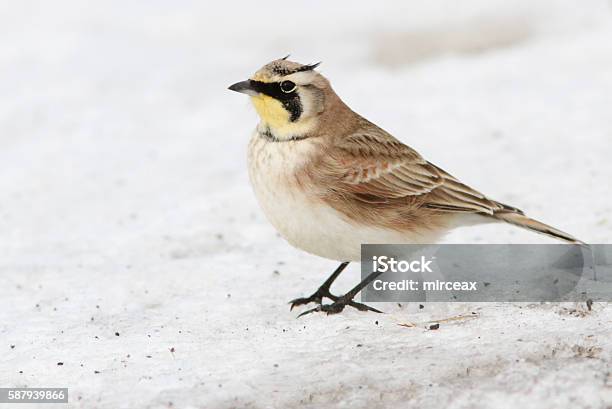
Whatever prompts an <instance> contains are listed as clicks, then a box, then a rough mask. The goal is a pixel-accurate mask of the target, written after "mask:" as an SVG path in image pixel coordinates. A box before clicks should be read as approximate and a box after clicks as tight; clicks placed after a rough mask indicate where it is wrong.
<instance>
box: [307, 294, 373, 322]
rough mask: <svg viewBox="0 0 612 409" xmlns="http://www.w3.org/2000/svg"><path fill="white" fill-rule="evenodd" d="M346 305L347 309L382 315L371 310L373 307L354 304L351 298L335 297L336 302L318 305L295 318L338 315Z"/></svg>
mask: <svg viewBox="0 0 612 409" xmlns="http://www.w3.org/2000/svg"><path fill="white" fill-rule="evenodd" d="M347 305H348V306H349V307H353V308H356V309H358V310H359V311H373V312H378V313H382V311H379V310H377V309H376V308H373V307H370V306H368V305H365V304H361V303H358V302H355V301H353V300H352V298H349V297H348V296H347V295H343V296H342V297H336V300H334V302H333V303H331V304H320V305H319V306H318V307H315V308H313V309H310V310H308V311H304V312H303V313H301V314H300V315H298V316H297V317H298V318H300V317H302V316H304V315H308V314H311V313H313V312H324V313H326V314H327V315H331V314H338V313H339V312H341V311H342V310H344V307H346V306H347Z"/></svg>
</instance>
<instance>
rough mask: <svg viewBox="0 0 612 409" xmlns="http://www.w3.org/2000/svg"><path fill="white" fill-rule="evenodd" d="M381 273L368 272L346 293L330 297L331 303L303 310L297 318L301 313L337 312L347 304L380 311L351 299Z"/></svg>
mask: <svg viewBox="0 0 612 409" xmlns="http://www.w3.org/2000/svg"><path fill="white" fill-rule="evenodd" d="M381 274H382V272H381V271H374V272H373V273H370V275H369V276H367V277H366V278H364V279H363V280H362V281H361V282H360V283H359V284H357V285H356V286H355V287H354V288H353V289H352V290H351V291H349V292H348V293H346V294H344V295H343V296H341V297H336V299H335V300H334V299H333V298H332V301H334V302H333V303H332V304H327V305H319V306H318V307H316V308H313V309H311V310H308V311H304V312H303V313H301V314H300V315H298V318H299V317H301V316H302V315H306V314H310V313H313V312H317V311H323V312H325V313H327V315H329V314H337V313H339V312H340V311H342V310H344V307H346V306H347V305H348V306H351V307H353V308H356V309H358V310H359V311H374V312H379V313H382V311H379V310H377V309H376V308H372V307H370V306H367V305H365V304H361V303H358V302H355V301H353V298H355V296H356V295H357V294H358V293H359V291H361V290H363V289H364V287H365V286H367V285H368V284H370V283H371V282H372V281H374V280H375V279H376V277H378V276H379V275H381Z"/></svg>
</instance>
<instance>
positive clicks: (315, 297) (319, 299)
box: [289, 287, 338, 310]
mask: <svg viewBox="0 0 612 409" xmlns="http://www.w3.org/2000/svg"><path fill="white" fill-rule="evenodd" d="M323 298H329V299H330V300H332V301H336V300H337V299H338V297H336V296H335V295H333V294H332V293H330V292H329V289H328V288H323V287H321V288H319V289H318V290H317V291H315V293H314V294H312V295H311V296H310V297H304V298H296V299H294V300H291V301H289V304H291V310H293V308H295V307H297V306H298V305H306V304H310V303H311V302H315V303H317V304H319V305H321V304H322V303H323Z"/></svg>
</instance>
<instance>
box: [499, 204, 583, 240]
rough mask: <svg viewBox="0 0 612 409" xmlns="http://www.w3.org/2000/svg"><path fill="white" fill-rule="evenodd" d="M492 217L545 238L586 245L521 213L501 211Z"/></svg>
mask: <svg viewBox="0 0 612 409" xmlns="http://www.w3.org/2000/svg"><path fill="white" fill-rule="evenodd" d="M493 217H494V218H496V219H499V220H503V221H505V222H506V223H510V224H513V225H515V226H519V227H522V228H525V229H528V230H533V231H535V232H538V233H542V234H546V235H547V236H551V237H554V238H557V239H561V240H565V241H567V242H569V243H576V244H581V245H586V243H584V242H582V241H580V240H578V239H577V238H575V237H573V236H572V235H570V234H567V233H565V232H563V231H561V230H558V229H555V228H554V227H552V226H549V225H547V224H544V223H542V222H539V221H537V220H534V219H530V218H529V217H527V216H525V215H523V214H522V213H515V212H511V211H510V212H508V211H501V212H496V213H495V214H493Z"/></svg>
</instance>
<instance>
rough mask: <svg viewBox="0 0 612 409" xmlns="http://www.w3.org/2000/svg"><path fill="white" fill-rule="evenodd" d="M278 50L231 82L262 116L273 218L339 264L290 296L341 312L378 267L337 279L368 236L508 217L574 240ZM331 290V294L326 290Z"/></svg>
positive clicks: (292, 238)
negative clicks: (304, 293)
mask: <svg viewBox="0 0 612 409" xmlns="http://www.w3.org/2000/svg"><path fill="white" fill-rule="evenodd" d="M288 57H289V56H287V57H284V58H280V59H277V60H274V61H272V62H270V63H268V64H266V65H264V66H263V67H262V68H260V69H259V70H257V71H256V72H255V74H254V75H252V76H251V77H250V78H249V79H247V80H246V81H240V82H237V83H235V84H233V85H231V86H229V90H231V91H235V92H239V93H243V94H246V95H248V96H249V97H250V100H251V102H252V104H253V106H254V108H255V110H256V112H257V114H258V116H259V119H260V121H259V123H258V124H257V126H256V128H255V130H254V132H253V134H252V136H251V139H250V142H249V146H248V151H247V158H248V172H249V179H250V182H251V185H252V187H253V190H254V193H255V196H256V198H257V201H258V202H259V205H260V207H261V208H262V209H263V212H264V214H265V215H266V217H267V219H268V220H269V222H270V223H271V224H272V225H273V226H274V227H275V228H276V230H277V231H278V232H279V233H280V235H281V236H282V237H283V238H284V239H285V240H286V241H287V242H289V243H290V244H291V245H293V246H294V247H296V248H298V249H301V250H303V251H306V252H308V253H311V254H314V255H317V256H320V257H324V258H327V259H331V260H335V261H338V262H340V263H341V264H340V265H339V266H338V268H336V269H335V270H334V271H333V273H332V274H331V275H330V276H329V277H328V278H327V279H326V280H325V282H323V284H322V285H321V286H320V287H319V288H318V289H317V291H315V292H314V293H313V294H312V295H311V296H309V297H302V298H296V299H294V300H292V301H291V302H290V304H291V309H293V308H294V307H296V306H300V305H306V304H310V303H316V304H317V306H316V307H315V308H312V309H310V310H308V311H305V312H303V313H302V314H300V315H299V316H303V315H305V314H310V313H313V312H317V311H319V312H324V313H327V314H335V313H339V312H341V311H343V310H344V308H345V307H346V306H350V307H354V308H356V309H358V310H360V311H374V312H380V311H379V310H377V309H375V308H373V307H370V306H367V305H365V304H362V303H358V302H356V301H354V298H355V296H356V295H357V294H358V293H359V292H360V291H361V290H362V289H363V288H364V287H365V286H366V285H367V284H368V283H369V282H371V281H372V280H373V279H374V278H375V277H374V275H373V274H374V273H372V274H370V275H369V276H368V277H366V278H365V279H364V280H362V281H361V282H360V283H359V284H358V285H356V286H355V287H354V288H352V289H351V290H350V291H349V292H347V293H346V294H344V295H342V296H336V295H333V294H332V293H331V290H330V288H331V285H332V284H333V282H334V281H335V280H336V279H337V278H338V276H339V275H340V273H342V271H343V270H344V269H345V268H346V267H347V265H348V264H349V263H350V262H358V261H360V251H361V244H364V243H368V244H386V243H408V244H432V243H435V242H436V241H438V240H440V239H441V238H442V236H444V235H445V234H446V233H447V232H448V231H450V230H451V229H454V228H456V227H461V226H466V225H473V224H479V223H488V222H505V223H510V224H512V225H515V226H519V227H522V228H526V229H529V230H532V231H535V232H538V233H542V234H545V235H548V236H551V237H553V238H556V239H560V240H563V241H566V242H569V243H576V244H583V243H582V242H581V241H580V240H578V239H576V238H574V237H573V236H571V235H569V234H567V233H565V232H563V231H561V230H559V229H556V228H554V227H552V226H549V225H546V224H544V223H542V222H540V221H537V220H535V219H532V218H529V217H527V216H526V215H525V214H524V213H523V212H522V211H521V210H519V209H518V208H516V207H513V206H509V205H506V204H503V203H501V202H498V201H496V200H493V199H491V198H489V197H487V196H485V195H484V194H482V193H480V192H479V191H477V190H475V189H473V188H471V187H469V186H468V185H466V184H464V183H462V182H461V181H460V180H459V179H457V178H455V177H454V176H452V175H451V174H450V173H448V172H446V171H445V170H443V169H442V168H440V167H438V166H436V165H434V164H433V163H431V162H429V161H428V160H426V159H424V158H423V157H422V156H421V155H420V154H419V153H418V152H417V151H416V150H414V149H413V148H411V147H409V146H407V145H406V144H404V143H402V142H401V141H400V140H399V139H397V138H395V137H394V136H393V135H391V134H390V133H388V132H386V131H385V130H383V129H382V128H380V127H379V126H377V125H375V124H374V123H372V122H370V121H368V120H367V119H365V118H364V117H362V116H361V115H359V114H357V113H356V112H354V111H353V110H352V109H351V108H349V107H348V106H347V105H346V104H345V103H344V102H343V101H342V99H340V97H339V96H338V95H337V94H336V92H335V91H334V90H333V88H332V86H331V84H330V82H329V80H328V79H327V78H326V77H325V76H323V75H322V74H321V73H320V72H319V71H318V70H317V67H318V66H319V64H320V63H316V64H301V63H298V62H295V61H291V60H289V59H288ZM325 298H326V299H329V300H330V303H329V304H324V303H323V299H325Z"/></svg>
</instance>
